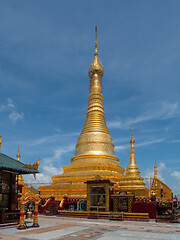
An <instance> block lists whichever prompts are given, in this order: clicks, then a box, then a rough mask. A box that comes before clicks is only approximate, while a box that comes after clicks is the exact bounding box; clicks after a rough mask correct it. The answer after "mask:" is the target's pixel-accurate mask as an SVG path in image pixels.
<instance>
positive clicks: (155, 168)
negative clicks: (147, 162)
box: [154, 162, 157, 179]
mask: <svg viewBox="0 0 180 240" xmlns="http://www.w3.org/2000/svg"><path fill="white" fill-rule="evenodd" d="M154 179H157V164H156V162H155V165H154Z"/></svg>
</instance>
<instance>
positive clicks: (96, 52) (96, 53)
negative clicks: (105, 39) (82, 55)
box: [95, 25, 98, 55]
mask: <svg viewBox="0 0 180 240" xmlns="http://www.w3.org/2000/svg"><path fill="white" fill-rule="evenodd" d="M95 55H98V51H97V25H96V27H95Z"/></svg>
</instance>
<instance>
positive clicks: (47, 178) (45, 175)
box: [24, 163, 63, 189]
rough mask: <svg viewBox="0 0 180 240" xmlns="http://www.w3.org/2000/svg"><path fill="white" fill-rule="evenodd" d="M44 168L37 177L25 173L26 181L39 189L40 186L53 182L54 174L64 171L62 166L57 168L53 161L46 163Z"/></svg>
mask: <svg viewBox="0 0 180 240" xmlns="http://www.w3.org/2000/svg"><path fill="white" fill-rule="evenodd" d="M42 169H43V170H42V172H41V173H38V174H36V177H35V178H34V176H33V175H27V176H26V175H25V176H24V182H25V183H27V184H28V185H29V186H30V185H31V186H33V187H35V188H36V189H37V188H38V187H39V186H43V185H46V184H50V183H52V180H51V177H52V176H53V175H57V174H62V173H63V170H62V168H56V167H54V166H53V165H52V163H50V164H48V165H44V166H43V167H42Z"/></svg>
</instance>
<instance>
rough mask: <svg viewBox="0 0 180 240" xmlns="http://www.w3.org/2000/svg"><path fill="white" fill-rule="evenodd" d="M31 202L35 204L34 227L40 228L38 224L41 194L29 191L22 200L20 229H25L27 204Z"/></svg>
mask: <svg viewBox="0 0 180 240" xmlns="http://www.w3.org/2000/svg"><path fill="white" fill-rule="evenodd" d="M29 201H31V202H33V203H34V204H35V208H34V220H33V225H32V227H39V224H38V205H39V203H40V201H41V199H40V197H39V194H35V193H33V192H30V191H28V192H27V193H26V194H24V195H22V197H21V198H20V221H19V227H18V229H25V228H26V226H25V221H24V212H25V206H26V204H27V203H28V202H29Z"/></svg>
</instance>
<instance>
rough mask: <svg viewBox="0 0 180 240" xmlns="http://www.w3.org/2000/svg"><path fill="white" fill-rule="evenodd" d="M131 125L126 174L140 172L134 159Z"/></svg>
mask: <svg viewBox="0 0 180 240" xmlns="http://www.w3.org/2000/svg"><path fill="white" fill-rule="evenodd" d="M131 127H132V134H131V139H130V144H131V145H130V159H129V163H128V166H127V168H126V174H140V172H139V169H138V166H137V163H136V160H135V150H134V143H135V140H134V137H133V130H134V127H133V126H131Z"/></svg>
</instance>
